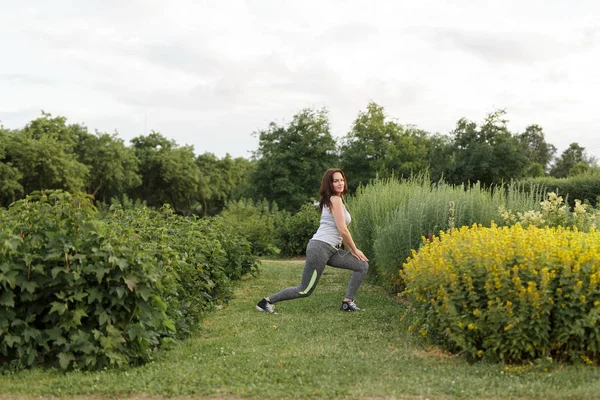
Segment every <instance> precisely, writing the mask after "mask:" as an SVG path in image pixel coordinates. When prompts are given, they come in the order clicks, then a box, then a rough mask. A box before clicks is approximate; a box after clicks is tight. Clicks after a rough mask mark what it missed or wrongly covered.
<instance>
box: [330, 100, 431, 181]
mask: <svg viewBox="0 0 600 400" xmlns="http://www.w3.org/2000/svg"><path fill="white" fill-rule="evenodd" d="M429 150H430V139H429V137H428V134H427V132H425V131H423V130H420V129H418V128H416V127H407V128H404V127H403V126H402V125H400V124H398V123H396V122H394V121H391V120H389V119H388V118H387V115H386V114H385V111H384V109H383V107H382V106H379V105H377V104H376V103H373V102H370V103H369V104H368V105H367V109H366V111H364V112H360V113H359V115H358V117H357V118H356V120H355V121H354V124H353V125H352V128H351V130H350V132H348V134H347V135H346V136H345V137H344V138H343V139H342V144H341V146H340V157H341V165H342V168H343V169H344V171H345V172H346V175H347V177H348V186H349V188H350V189H351V190H355V189H356V188H357V187H358V185H359V184H361V183H362V184H366V183H368V182H369V181H370V180H372V179H374V178H376V177H380V178H385V177H389V176H391V175H392V174H394V175H396V176H402V175H404V176H408V175H411V174H412V173H415V172H420V171H423V170H425V169H426V168H427V166H428V158H429Z"/></svg>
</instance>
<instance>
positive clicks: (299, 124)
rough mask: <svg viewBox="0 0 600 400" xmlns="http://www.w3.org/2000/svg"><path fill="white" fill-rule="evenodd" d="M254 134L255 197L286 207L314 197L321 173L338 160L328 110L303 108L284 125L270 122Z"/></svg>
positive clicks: (295, 206) (295, 208) (297, 207)
mask: <svg viewBox="0 0 600 400" xmlns="http://www.w3.org/2000/svg"><path fill="white" fill-rule="evenodd" d="M256 134H257V135H258V137H259V144H258V150H257V151H256V152H254V155H253V157H254V159H255V161H256V168H255V169H254V171H253V173H252V175H251V178H250V179H251V183H252V184H253V185H254V189H255V194H254V197H255V198H257V199H260V198H265V199H267V200H268V201H269V202H270V203H272V202H276V203H277V204H278V205H279V207H280V208H281V209H283V210H288V211H297V210H298V209H300V206H301V205H302V204H304V203H307V202H310V201H314V200H316V199H317V198H318V196H319V187H320V184H321V177H322V176H323V173H324V172H325V170H326V169H327V168H330V167H334V166H335V163H336V161H337V159H336V154H335V141H334V139H333V137H332V136H331V133H330V127H329V118H328V114H327V111H326V110H325V109H322V110H320V111H315V110H312V109H304V110H302V111H301V112H299V113H298V114H296V115H294V117H293V119H292V122H290V124H289V125H288V126H287V127H284V126H279V125H277V124H275V123H274V122H271V123H270V124H269V127H268V128H267V129H265V130H261V131H259V132H257V133H256Z"/></svg>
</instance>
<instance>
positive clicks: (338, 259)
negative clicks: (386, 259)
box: [269, 240, 369, 303]
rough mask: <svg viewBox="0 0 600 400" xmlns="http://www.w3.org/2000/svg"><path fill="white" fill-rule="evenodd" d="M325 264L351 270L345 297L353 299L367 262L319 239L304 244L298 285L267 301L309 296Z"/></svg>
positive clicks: (367, 267) (365, 271)
mask: <svg viewBox="0 0 600 400" xmlns="http://www.w3.org/2000/svg"><path fill="white" fill-rule="evenodd" d="M326 265H330V266H332V267H335V268H344V269H349V270H352V271H353V272H352V276H351V277H350V284H349V285H348V291H347V292H346V298H348V299H352V300H354V294H355V293H356V291H357V290H358V288H359V287H360V284H361V283H362V281H363V278H364V277H365V275H366V273H367V270H368V269H369V264H368V263H367V262H365V261H361V260H359V259H358V258H356V257H354V256H353V255H352V254H350V253H349V252H347V251H345V250H340V249H337V248H335V247H333V246H332V245H330V244H329V243H325V242H322V241H320V240H311V241H309V242H308V245H307V246H306V262H305V263H304V271H303V272H302V282H301V283H300V286H295V287H290V288H287V289H283V290H282V291H281V292H279V293H276V294H273V295H271V296H269V302H270V303H277V302H279V301H283V300H292V299H297V298H300V297H308V296H310V295H311V294H312V292H313V291H314V290H315V287H316V286H317V283H318V282H319V278H320V277H321V274H323V270H325V266H326Z"/></svg>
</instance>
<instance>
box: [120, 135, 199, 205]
mask: <svg viewBox="0 0 600 400" xmlns="http://www.w3.org/2000/svg"><path fill="white" fill-rule="evenodd" d="M131 142H132V143H133V149H134V152H135V154H136V157H137V159H138V160H139V162H140V175H141V178H142V184H141V185H140V186H138V187H137V188H135V189H133V190H132V197H133V198H139V199H142V200H146V202H147V204H148V206H153V207H160V206H162V205H163V204H170V205H171V207H173V209H174V210H175V211H176V212H178V213H181V214H190V213H192V212H196V211H197V210H198V209H199V207H200V204H199V203H198V200H199V199H200V195H199V190H200V184H201V181H200V168H199V167H198V165H197V164H196V156H195V154H194V148H193V146H183V147H180V146H178V145H177V143H176V142H175V141H173V140H169V139H167V138H165V137H164V136H162V135H161V134H160V133H158V132H154V131H153V132H151V133H150V134H148V135H147V136H138V137H135V138H133V139H132V140H131Z"/></svg>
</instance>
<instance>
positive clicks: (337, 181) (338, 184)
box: [333, 172, 346, 195]
mask: <svg viewBox="0 0 600 400" xmlns="http://www.w3.org/2000/svg"><path fill="white" fill-rule="evenodd" d="M345 184H346V182H344V177H343V176H342V174H340V173H339V172H336V173H335V174H333V191H334V192H335V194H338V195H339V194H341V193H343V192H344V185H345Z"/></svg>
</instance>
